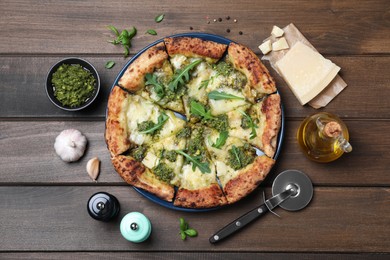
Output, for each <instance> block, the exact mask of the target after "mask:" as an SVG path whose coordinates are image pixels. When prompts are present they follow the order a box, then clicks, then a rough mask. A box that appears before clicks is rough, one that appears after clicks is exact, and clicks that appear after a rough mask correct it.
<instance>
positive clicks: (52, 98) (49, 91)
mask: <svg viewBox="0 0 390 260" xmlns="http://www.w3.org/2000/svg"><path fill="white" fill-rule="evenodd" d="M62 64H72V65H76V64H80V65H81V66H82V67H83V68H84V69H85V70H88V71H89V72H91V74H92V75H93V77H94V78H95V80H96V81H95V90H94V92H93V94H92V96H91V97H90V98H89V99H88V100H87V101H86V102H84V103H83V104H82V105H80V106H78V107H70V106H64V105H62V104H61V102H60V101H58V100H57V98H56V97H55V96H54V87H53V84H52V83H51V79H52V77H53V73H54V72H56V71H57V69H58V68H59V67H60V66H61V65H62ZM99 90H100V77H99V74H98V72H97V70H96V69H95V67H94V66H93V65H92V64H91V63H89V62H88V61H86V60H83V59H80V58H66V59H63V60H60V61H59V62H57V63H56V64H54V65H53V67H51V69H50V70H49V73H48V74H47V77H46V94H47V96H48V98H49V99H50V101H51V102H52V103H53V104H54V105H55V106H56V107H58V108H61V109H63V110H66V111H78V110H81V109H84V108H86V107H87V106H89V105H90V104H92V102H93V101H94V100H95V99H96V97H97V95H98V94H99Z"/></svg>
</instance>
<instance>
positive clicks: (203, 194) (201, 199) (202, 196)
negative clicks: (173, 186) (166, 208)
mask: <svg viewBox="0 0 390 260" xmlns="http://www.w3.org/2000/svg"><path fill="white" fill-rule="evenodd" d="M226 203H227V200H226V198H225V195H224V194H223V192H222V190H221V188H220V187H219V185H218V184H216V183H214V184H212V185H211V186H209V187H206V188H201V189H197V190H187V189H183V188H181V189H179V190H178V191H177V193H176V197H175V201H174V205H175V206H178V207H183V208H213V207H217V206H222V205H225V204H226Z"/></svg>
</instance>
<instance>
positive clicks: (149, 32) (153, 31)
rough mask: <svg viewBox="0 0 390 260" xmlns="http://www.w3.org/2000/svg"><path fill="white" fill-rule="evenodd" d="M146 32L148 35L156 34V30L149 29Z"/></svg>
mask: <svg viewBox="0 0 390 260" xmlns="http://www.w3.org/2000/svg"><path fill="white" fill-rule="evenodd" d="M146 33H148V34H150V35H157V32H156V31H155V30H153V29H149V30H147V31H146Z"/></svg>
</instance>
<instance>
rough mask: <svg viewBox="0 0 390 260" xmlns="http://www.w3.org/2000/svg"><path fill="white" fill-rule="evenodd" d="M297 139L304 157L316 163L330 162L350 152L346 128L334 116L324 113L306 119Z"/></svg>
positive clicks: (350, 147)
mask: <svg viewBox="0 0 390 260" xmlns="http://www.w3.org/2000/svg"><path fill="white" fill-rule="evenodd" d="M297 139H298V143H299V145H300V147H301V148H302V151H303V152H304V153H305V154H306V156H307V157H308V158H309V159H311V160H313V161H316V162H331V161H334V160H336V159H337V158H339V157H340V156H341V155H342V154H343V153H344V152H346V153H349V152H351V151H352V146H351V144H350V143H349V142H348V141H349V133H348V129H347V126H346V125H345V124H344V123H343V121H341V119H340V118H338V117H337V116H336V115H333V114H330V113H326V112H320V113H317V114H314V115H312V116H310V117H308V118H306V119H305V120H304V121H303V122H302V123H301V125H300V127H299V129H298V132H297Z"/></svg>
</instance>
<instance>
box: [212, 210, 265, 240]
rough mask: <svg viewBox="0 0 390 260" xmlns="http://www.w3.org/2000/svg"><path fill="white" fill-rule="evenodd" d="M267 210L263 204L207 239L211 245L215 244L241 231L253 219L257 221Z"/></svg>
mask: <svg viewBox="0 0 390 260" xmlns="http://www.w3.org/2000/svg"><path fill="white" fill-rule="evenodd" d="M268 211H269V210H268V208H267V206H266V205H265V204H262V205H260V206H259V207H256V208H254V209H252V210H251V211H249V212H248V213H246V214H245V215H242V216H241V217H239V218H238V219H236V220H234V221H233V222H231V223H230V224H228V225H227V226H225V227H224V228H222V229H221V230H220V231H218V232H217V233H215V234H214V235H212V236H211V237H210V239H209V241H210V243H211V244H215V243H217V242H219V241H221V240H222V239H224V238H226V237H227V236H229V235H231V234H233V233H235V232H237V231H239V230H241V229H242V228H243V227H245V226H246V225H248V224H249V223H250V222H252V221H253V220H255V219H258V218H259V217H261V216H263V215H264V214H265V213H267V212H268Z"/></svg>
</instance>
